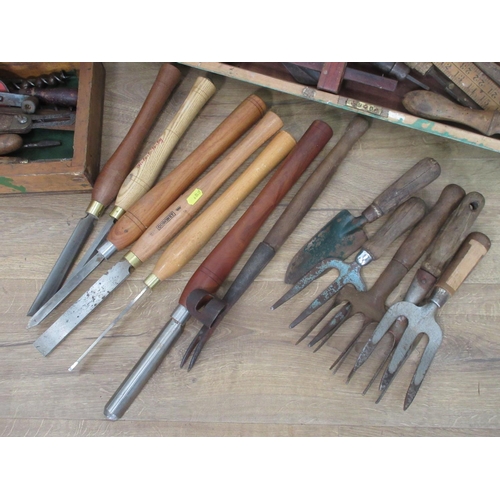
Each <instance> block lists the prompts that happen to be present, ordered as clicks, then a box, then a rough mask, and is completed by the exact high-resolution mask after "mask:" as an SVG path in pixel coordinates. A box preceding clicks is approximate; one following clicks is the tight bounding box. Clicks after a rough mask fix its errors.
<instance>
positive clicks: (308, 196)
mask: <svg viewBox="0 0 500 500" xmlns="http://www.w3.org/2000/svg"><path fill="white" fill-rule="evenodd" d="M370 123H371V121H370V120H369V119H368V118H365V117H363V116H361V115H356V116H355V117H354V118H353V120H352V121H351V122H350V123H349V125H348V126H347V128H346V130H345V132H344V134H343V135H342V137H341V138H340V139H339V141H338V142H337V144H336V145H335V146H334V147H333V149H332V150H331V151H330V152H329V153H328V155H327V156H326V157H325V158H324V160H323V161H322V162H321V163H320V165H319V166H318V167H317V168H316V170H314V172H313V173H312V174H311V175H310V176H309V178H308V179H307V181H306V182H305V183H304V184H303V186H302V187H301V188H300V190H299V191H298V192H297V194H296V195H295V196H294V197H293V199H292V201H291V202H290V203H289V204H288V206H287V207H286V209H285V210H284V211H283V213H282V214H281V216H280V218H279V219H278V221H277V222H276V224H275V225H274V226H273V228H272V229H271V231H270V232H269V234H268V235H267V236H266V237H265V238H264V241H265V242H266V243H267V244H268V245H269V246H271V247H272V248H274V249H275V250H276V251H277V250H278V249H279V248H280V247H281V245H282V244H283V243H284V242H285V241H286V239H287V238H288V237H289V236H290V234H291V233H292V232H293V230H294V229H295V228H296V227H297V225H298V224H299V222H300V221H301V220H302V219H303V218H304V216H305V215H306V213H307V212H308V211H309V209H310V208H311V206H312V205H313V204H314V203H315V201H316V200H317V199H318V196H319V195H320V194H321V192H322V191H323V190H324V189H325V187H326V186H327V184H328V182H330V179H331V178H332V177H333V175H334V174H335V172H336V171H337V170H338V167H339V165H340V164H341V163H342V161H343V160H344V158H345V157H346V156H347V154H348V153H349V151H350V150H351V149H352V147H353V146H354V144H355V143H356V141H358V140H359V138H360V137H361V136H362V135H363V134H364V133H365V132H366V131H367V130H368V128H369V127H370Z"/></svg>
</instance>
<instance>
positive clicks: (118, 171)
mask: <svg viewBox="0 0 500 500" xmlns="http://www.w3.org/2000/svg"><path fill="white" fill-rule="evenodd" d="M180 79H181V72H180V71H179V70H178V69H177V68H176V67H175V66H172V65H171V64H168V63H165V64H163V65H162V67H161V68H160V71H159V72H158V75H157V77H156V80H155V82H154V83H153V86H152V87H151V90H150V91H149V94H148V96H147V97H146V100H145V101H144V103H143V105H142V107H141V110H140V111H139V114H138V115H137V117H136V118H135V120H134V122H133V123H132V126H131V127H130V130H129V131H128V133H127V135H126V136H125V138H124V139H123V141H122V142H121V144H120V145H119V146H118V148H117V150H116V151H115V152H114V153H113V155H112V156H111V158H110V159H109V160H108V161H107V162H106V164H105V165H104V167H103V168H102V170H101V172H100V173H99V175H98V177H97V180H96V182H95V184H94V188H93V190H92V201H95V202H98V203H100V204H101V205H103V206H104V207H107V206H108V205H109V204H110V203H111V202H112V201H113V200H114V199H115V198H116V195H117V194H118V191H119V189H120V187H121V185H122V183H123V181H124V180H125V177H127V174H128V173H129V172H130V170H131V168H132V167H133V164H134V161H135V159H136V157H137V154H138V153H139V150H140V148H141V146H142V144H143V142H144V139H145V138H146V136H147V134H148V133H149V131H150V130H151V127H152V126H153V124H154V123H155V120H156V118H157V117H158V115H159V114H160V112H161V110H162V108H163V106H164V104H165V103H166V101H167V99H168V98H169V96H170V94H171V93H172V91H173V90H174V88H175V86H176V85H177V84H178V83H179V81H180Z"/></svg>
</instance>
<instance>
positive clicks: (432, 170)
mask: <svg viewBox="0 0 500 500" xmlns="http://www.w3.org/2000/svg"><path fill="white" fill-rule="evenodd" d="M440 174H441V167H440V166H439V163H438V162H437V161H436V160H434V159H433V158H424V159H423V160H420V161H419V162H418V163H417V164H416V165H414V166H413V167H412V168H410V170H408V172H406V173H405V174H404V175H403V176H402V177H400V178H399V179H398V180H397V181H396V182H394V183H393V184H391V186H389V187H388V188H387V189H386V190H385V191H384V192H383V193H382V194H380V195H379V196H378V197H377V198H375V200H374V201H373V203H372V204H371V205H370V206H369V207H368V208H367V209H365V210H364V211H363V216H364V217H366V219H367V221H368V222H372V221H374V220H376V219H378V218H380V217H382V215H385V214H387V213H389V212H390V211H391V210H392V209H394V208H395V207H397V206H398V205H400V204H401V203H403V202H404V201H406V200H408V199H409V198H410V197H411V196H413V195H414V194H415V193H416V192H417V191H419V190H420V189H422V188H423V187H425V186H427V185H428V184H430V183H431V182H432V181H434V180H435V179H437V178H438V177H439V175H440Z"/></svg>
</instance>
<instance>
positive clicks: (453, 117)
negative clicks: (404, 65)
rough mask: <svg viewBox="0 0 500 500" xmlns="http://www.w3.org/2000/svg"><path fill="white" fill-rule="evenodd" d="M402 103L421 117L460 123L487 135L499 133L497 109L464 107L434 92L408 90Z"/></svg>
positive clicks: (499, 123)
mask: <svg viewBox="0 0 500 500" xmlns="http://www.w3.org/2000/svg"><path fill="white" fill-rule="evenodd" d="M403 105H404V107H405V108H406V109H407V110H408V111H409V112H410V113H412V114H414V115H416V116H421V117H422V118H428V119H429V120H445V121H450V122H455V123H461V124H463V125H467V126H468V127H471V128H473V129H476V130H478V131H479V132H481V133H482V134H485V135H488V136H489V135H493V134H498V133H500V118H499V117H500V114H499V113H498V112H497V111H487V110H481V109H470V108H466V107H465V106H460V105H459V104H455V103H454V102H453V101H450V100H449V99H447V98H446V97H443V96H441V95H439V94H436V93H435V92H431V91H428V90H415V91H413V92H409V93H408V94H406V95H405V97H404V98H403Z"/></svg>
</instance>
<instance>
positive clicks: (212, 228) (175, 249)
mask: <svg viewBox="0 0 500 500" xmlns="http://www.w3.org/2000/svg"><path fill="white" fill-rule="evenodd" d="M295 144H296V142H295V139H294V138H293V137H292V136H291V135H290V134H289V133H288V132H285V131H280V132H279V133H278V134H277V135H276V137H274V138H273V140H272V141H271V142H270V143H269V145H268V146H267V147H266V148H265V149H264V150H263V151H262V152H261V153H260V154H259V156H258V157H257V158H256V159H255V161H254V162H252V164H251V165H250V166H249V167H248V168H247V169H246V170H245V172H243V173H242V174H241V175H240V176H239V177H238V179H236V181H234V183H233V184H232V185H231V186H230V187H229V188H228V189H227V190H226V191H225V192H224V193H223V194H222V195H221V196H219V198H218V199H217V200H216V201H214V202H213V203H212V204H211V205H210V206H209V207H208V208H207V209H206V210H205V211H204V212H203V213H202V214H201V215H200V216H199V217H198V218H197V219H195V220H194V221H193V222H192V223H191V224H190V225H189V226H188V227H187V228H185V229H184V230H183V231H182V233H180V234H179V235H178V236H177V238H175V240H174V241H173V242H172V243H171V244H170V245H169V246H168V247H167V249H166V250H165V251H164V252H163V254H162V256H161V257H160V259H159V260H158V262H157V263H156V265H155V267H154V269H153V273H152V274H154V275H155V276H156V277H157V278H158V279H160V280H162V281H163V280H165V279H167V278H169V277H170V276H172V275H173V274H175V273H176V272H177V271H178V270H179V269H181V268H182V267H183V266H184V265H186V264H187V263H188V262H189V261H190V260H191V259H192V258H193V257H194V256H195V255H196V254H197V253H198V252H199V251H200V250H201V249H202V248H203V247H204V246H205V244H206V243H207V242H208V241H209V240H210V238H211V237H212V236H213V235H214V234H215V233H216V231H217V230H218V229H219V228H220V226H221V225H222V224H223V223H224V221H225V220H226V219H227V218H228V217H229V216H230V215H231V214H232V213H233V212H234V210H235V209H236V208H237V207H238V205H239V204H240V203H241V202H242V201H243V200H244V199H245V198H246V197H247V196H248V195H249V194H250V193H251V192H252V191H253V190H254V189H255V188H256V187H257V185H258V184H259V183H260V182H261V181H262V179H264V177H265V176H266V175H267V174H268V173H269V172H270V171H271V170H272V169H273V168H274V167H276V165H277V164H278V163H280V162H281V161H282V160H283V159H284V158H285V157H286V156H287V155H288V153H290V151H291V150H292V148H293V147H294V146H295Z"/></svg>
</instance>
